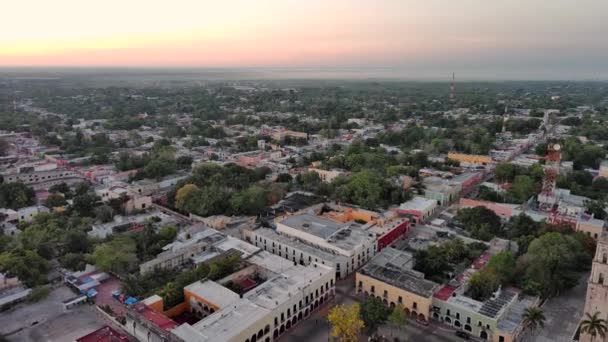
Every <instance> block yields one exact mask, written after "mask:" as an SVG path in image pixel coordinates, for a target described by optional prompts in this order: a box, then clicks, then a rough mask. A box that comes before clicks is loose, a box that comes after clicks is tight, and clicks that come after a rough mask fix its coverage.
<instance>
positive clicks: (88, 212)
mask: <svg viewBox="0 0 608 342" xmlns="http://www.w3.org/2000/svg"><path fill="white" fill-rule="evenodd" d="M97 200H98V198H97V196H95V195H94V194H92V193H85V194H81V195H76V196H74V203H73V204H72V210H74V211H75V212H76V213H78V215H79V216H85V217H93V216H95V204H96V203H97Z"/></svg>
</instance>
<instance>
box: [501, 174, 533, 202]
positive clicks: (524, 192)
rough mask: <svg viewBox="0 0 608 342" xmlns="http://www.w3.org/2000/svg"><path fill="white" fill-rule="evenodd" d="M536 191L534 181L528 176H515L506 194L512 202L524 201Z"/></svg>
mask: <svg viewBox="0 0 608 342" xmlns="http://www.w3.org/2000/svg"><path fill="white" fill-rule="evenodd" d="M535 192H536V186H535V184H534V181H533V180H532V178H530V177H529V176H525V175H520V176H516V177H515V179H514V180H513V183H512V184H511V188H509V191H508V194H509V195H510V198H511V199H512V201H513V202H516V203H524V202H526V201H527V200H528V199H529V198H530V197H531V196H532V195H533V194H534V193H535Z"/></svg>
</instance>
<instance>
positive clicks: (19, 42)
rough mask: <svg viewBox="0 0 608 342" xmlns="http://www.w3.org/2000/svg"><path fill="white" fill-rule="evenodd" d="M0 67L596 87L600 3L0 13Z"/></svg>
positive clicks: (274, 4) (332, 2) (603, 68)
mask: <svg viewBox="0 0 608 342" xmlns="http://www.w3.org/2000/svg"><path fill="white" fill-rule="evenodd" d="M2 12H3V16H2V20H0V66H4V67H14V66H28V67H29V66H39V67H47V66H62V67H66V66H67V67H70V66H77V67H123V66H126V67H204V68H269V67H272V68H348V69H349V70H368V69H374V68H379V69H381V70H385V71H387V73H389V74H390V73H393V72H395V73H397V72H398V73H399V74H403V75H404V76H408V75H410V76H412V77H424V75H427V76H429V75H434V76H440V75H448V74H449V75H451V73H452V72H456V73H457V74H458V75H459V76H462V77H465V78H466V77H467V75H469V77H471V78H475V77H486V78H500V77H504V78H522V77H523V78H530V79H534V78H546V79H549V78H583V79H608V20H606V18H607V15H608V1H606V0H578V1H577V0H221V1H218V0H213V1H208V0H172V1H167V0H128V1H125V0H104V1H82V0H53V1H48V0H19V1H4V3H3V5H2Z"/></svg>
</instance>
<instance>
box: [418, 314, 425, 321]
mask: <svg viewBox="0 0 608 342" xmlns="http://www.w3.org/2000/svg"><path fill="white" fill-rule="evenodd" d="M418 320H419V321H423V322H424V321H426V317H424V315H423V314H419V315H418Z"/></svg>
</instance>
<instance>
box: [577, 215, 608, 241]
mask: <svg viewBox="0 0 608 342" xmlns="http://www.w3.org/2000/svg"><path fill="white" fill-rule="evenodd" d="M576 231H577V232H583V233H584V234H587V235H588V236H591V237H592V238H594V239H596V240H597V239H598V237H600V236H602V234H603V232H604V221H603V220H598V219H589V220H583V219H582V218H581V219H579V220H578V221H576Z"/></svg>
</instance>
